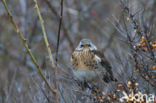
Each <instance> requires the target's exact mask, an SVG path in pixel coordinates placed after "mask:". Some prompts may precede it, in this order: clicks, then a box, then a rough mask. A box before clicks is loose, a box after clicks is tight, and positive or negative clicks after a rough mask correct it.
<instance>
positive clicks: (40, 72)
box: [1, 0, 56, 94]
mask: <svg viewBox="0 0 156 103" xmlns="http://www.w3.org/2000/svg"><path fill="white" fill-rule="evenodd" d="M1 1H2V3H3V5H4V7H5V10H6V12H7V13H8V16H9V19H10V22H11V23H12V24H13V26H14V27H15V29H16V31H17V33H18V36H19V38H20V39H21V41H22V43H23V45H24V47H25V49H26V51H27V52H28V54H29V56H30V58H31V60H32V62H33V63H34V64H35V66H36V68H37V69H38V72H39V74H40V76H41V77H42V79H43V80H44V82H45V83H46V84H47V86H48V87H49V89H50V90H51V91H52V92H53V93H54V94H55V93H56V91H55V89H53V88H52V87H51V86H50V84H49V83H48V81H47V80H46V78H45V77H44V75H43V73H42V71H41V68H40V66H39V65H38V63H37V61H36V59H35V57H34V56H33V54H32V52H31V50H30V49H29V48H28V45H27V44H26V40H25V39H24V37H23V35H22V33H21V32H20V30H19V27H18V26H17V25H16V23H15V21H14V19H13V17H12V15H11V13H10V11H9V9H8V6H7V4H6V2H5V1H4V0H1Z"/></svg>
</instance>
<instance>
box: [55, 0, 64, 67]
mask: <svg viewBox="0 0 156 103" xmlns="http://www.w3.org/2000/svg"><path fill="white" fill-rule="evenodd" d="M62 18H63V0H61V11H60V18H59V19H60V22H59V28H58V35H57V47H56V65H57V61H58V50H59V41H60V32H61V24H62Z"/></svg>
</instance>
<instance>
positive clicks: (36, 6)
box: [34, 0, 59, 103]
mask: <svg viewBox="0 0 156 103" xmlns="http://www.w3.org/2000/svg"><path fill="white" fill-rule="evenodd" d="M34 3H35V8H36V11H37V15H38V17H39V20H40V23H41V28H42V33H43V37H44V41H45V44H46V47H47V50H48V54H49V59H50V63H51V67H52V68H54V78H55V79H54V80H55V82H54V84H55V88H56V89H55V97H56V101H57V103H59V96H58V85H57V78H56V75H57V66H56V65H55V64H54V61H53V58H52V57H53V56H52V53H51V49H50V46H49V42H48V39H47V35H46V32H45V28H44V21H43V19H42V16H41V13H40V10H39V7H38V4H37V0H34Z"/></svg>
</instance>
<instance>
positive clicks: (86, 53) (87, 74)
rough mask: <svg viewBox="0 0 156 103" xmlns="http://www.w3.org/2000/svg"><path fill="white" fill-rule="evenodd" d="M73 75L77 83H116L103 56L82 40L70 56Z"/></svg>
mask: <svg viewBox="0 0 156 103" xmlns="http://www.w3.org/2000/svg"><path fill="white" fill-rule="evenodd" d="M71 62H72V68H73V74H74V76H75V77H76V79H78V80H79V81H82V82H92V81H99V80H102V81H104V82H105V83H109V82H111V81H115V82H116V81H117V79H116V78H114V76H113V72H112V67H111V65H110V63H109V62H108V61H107V60H106V58H105V56H104V54H103V53H102V52H101V51H99V50H98V49H97V47H96V46H95V45H94V44H93V43H92V41H91V40H89V39H82V40H81V41H80V43H79V44H78V46H77V47H76V49H75V50H74V52H73V53H72V56H71Z"/></svg>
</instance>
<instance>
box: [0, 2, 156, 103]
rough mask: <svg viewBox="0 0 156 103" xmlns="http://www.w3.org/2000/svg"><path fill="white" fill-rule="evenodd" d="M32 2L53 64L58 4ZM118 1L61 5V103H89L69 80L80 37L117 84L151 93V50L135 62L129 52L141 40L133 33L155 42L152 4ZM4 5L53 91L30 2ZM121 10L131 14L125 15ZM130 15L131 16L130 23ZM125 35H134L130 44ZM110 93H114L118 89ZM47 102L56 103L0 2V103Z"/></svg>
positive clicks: (155, 75) (155, 85) (155, 77)
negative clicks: (97, 53)
mask: <svg viewBox="0 0 156 103" xmlns="http://www.w3.org/2000/svg"><path fill="white" fill-rule="evenodd" d="M37 1H38V5H39V9H40V12H41V15H42V17H43V20H44V25H45V29H46V33H47V37H48V41H49V43H50V48H51V50H52V54H53V59H54V60H55V55H56V47H57V35H58V29H59V15H60V8H61V6H60V2H61V1H60V0H37ZM121 1H122V0H63V3H64V4H63V21H62V27H61V34H60V45H59V52H58V74H57V78H58V88H59V100H60V102H61V103H86V102H88V103H89V102H93V100H92V99H90V97H88V96H86V94H87V95H90V92H89V91H87V90H86V91H83V90H81V89H80V87H79V86H78V85H77V84H76V83H75V81H73V80H72V78H73V76H72V67H71V62H70V57H71V54H72V52H73V51H74V49H75V48H76V46H77V45H78V43H79V41H80V40H81V39H82V38H88V39H90V40H91V41H92V42H93V43H94V44H95V45H96V46H97V47H98V49H99V50H102V51H103V53H104V54H105V56H106V58H107V59H108V61H109V62H110V64H111V66H112V69H113V73H114V75H115V77H116V78H117V79H118V80H119V83H122V84H125V85H126V84H127V83H128V81H135V83H136V82H137V83H138V84H139V87H138V88H139V90H140V91H142V92H146V93H149V94H150V93H154V94H156V71H155V69H154V70H153V69H152V68H153V67H154V66H156V61H155V59H154V58H156V57H155V55H156V53H155V51H156V49H154V50H152V52H151V51H143V50H142V49H139V52H137V54H136V55H137V60H138V61H136V59H135V57H134V51H135V49H136V48H137V47H134V50H132V48H131V47H132V46H137V44H138V43H139V42H140V40H141V37H142V36H140V35H139V32H136V31H135V30H137V31H139V30H142V32H143V33H142V34H150V36H148V41H149V42H152V43H156V42H155V40H156V35H155V33H156V1H155V0H129V1H128V0H126V2H121ZM6 3H7V5H8V7H9V10H10V11H11V13H12V16H13V18H14V20H15V22H16V24H17V25H18V26H19V28H20V31H21V32H22V35H23V36H24V37H25V39H26V42H27V44H28V46H29V48H30V49H31V51H32V53H33V55H34V56H35V58H36V60H37V62H38V64H39V65H40V66H41V69H42V71H43V73H44V75H45V77H46V78H47V80H48V82H49V83H50V84H51V85H52V87H54V83H53V82H54V75H53V74H54V70H53V68H52V67H51V66H50V62H49V57H48V53H47V49H46V46H45V43H44V39H43V35H42V29H41V25H40V22H39V19H38V16H37V13H36V9H35V7H34V2H33V0H6ZM124 6H126V7H128V9H129V12H130V13H127V12H124V9H125V8H124ZM130 14H134V18H133V17H132V18H130V17H131V16H130ZM123 15H124V16H123ZM129 19H130V20H129ZM133 20H134V21H135V20H136V22H137V24H138V25H139V27H138V28H134V26H135V25H134V23H133ZM125 24H126V25H127V26H125ZM127 32H128V33H129V36H130V37H131V39H132V38H133V37H134V35H135V34H136V35H138V36H136V37H135V38H134V39H132V41H129V40H128V39H127V38H128V36H127ZM153 45H154V44H153ZM138 48H139V46H138ZM148 49H149V48H148ZM152 53H153V55H152ZM149 56H150V57H151V58H152V59H150V58H148V57H149ZM136 62H139V66H140V65H141V64H142V65H143V66H142V68H143V69H142V70H143V71H141V70H140V69H139V70H134V68H135V67H136V65H137V63H136ZM144 70H145V71H144ZM140 71H141V72H140ZM148 73H149V74H150V76H149V75H148V77H149V78H148V79H147V78H146V75H144V76H142V74H148ZM144 77H145V78H144ZM112 88H113V89H112V91H113V90H114V91H115V90H116V89H117V84H113V86H112ZM106 89H107V88H106ZM112 101H113V100H112ZM49 102H50V103H55V96H54V95H53V93H52V92H50V90H49V89H48V87H47V86H46V84H45V83H44V81H43V80H42V78H41V77H40V75H39V73H38V71H37V69H36V67H35V65H34V64H33V62H32V61H31V59H30V57H29V55H28V54H27V52H26V50H25V48H24V46H23V44H22V42H21V40H20V38H19V37H18V35H17V32H16V30H15V29H14V27H13V26H12V24H11V22H10V21H9V17H8V15H7V12H6V11H5V8H4V6H3V4H2V3H1V2H0V103H49Z"/></svg>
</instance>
